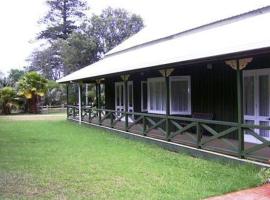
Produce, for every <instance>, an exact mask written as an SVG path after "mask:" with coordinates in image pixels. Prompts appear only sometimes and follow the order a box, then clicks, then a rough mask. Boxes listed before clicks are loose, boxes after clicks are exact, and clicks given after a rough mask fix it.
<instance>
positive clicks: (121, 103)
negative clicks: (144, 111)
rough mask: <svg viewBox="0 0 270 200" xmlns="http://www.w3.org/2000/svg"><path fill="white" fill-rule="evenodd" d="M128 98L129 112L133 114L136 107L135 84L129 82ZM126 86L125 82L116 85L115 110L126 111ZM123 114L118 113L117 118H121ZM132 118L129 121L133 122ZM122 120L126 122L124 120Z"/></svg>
mask: <svg viewBox="0 0 270 200" xmlns="http://www.w3.org/2000/svg"><path fill="white" fill-rule="evenodd" d="M127 86H128V88H127V92H128V94H127V97H128V99H127V100H128V101H127V102H128V112H133V111H134V105H133V82H132V81H128V84H127ZM125 91H126V90H125V85H124V82H116V83H115V110H116V111H121V112H124V111H125ZM122 115H123V114H122V113H119V112H116V116H117V117H121V116H122ZM132 118H133V117H132V116H129V121H132ZM121 120H123V121H124V120H125V119H124V118H122V119H121Z"/></svg>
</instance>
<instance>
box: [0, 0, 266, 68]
mask: <svg viewBox="0 0 270 200" xmlns="http://www.w3.org/2000/svg"><path fill="white" fill-rule="evenodd" d="M88 4H89V7H90V9H89V11H88V13H87V14H88V15H89V16H91V14H92V13H96V14H99V13H100V12H101V10H102V9H104V8H106V7H108V6H111V7H112V8H124V9H126V10H128V11H129V12H132V13H136V14H139V15H140V16H141V17H142V18H143V19H144V22H145V24H146V27H147V28H148V29H149V30H150V31H148V33H149V34H156V33H157V32H160V31H163V32H164V31H165V30H166V31H168V30H172V31H176V30H181V28H185V27H190V26H196V25H198V24H203V23H207V22H210V21H215V20H218V19H222V18H225V17H228V16H232V15H236V14H239V13H242V12H246V11H249V10H253V9H256V8H259V7H263V6H266V5H270V0H203V1H199V0H88ZM46 11H47V7H46V3H45V0H23V1H21V0H16V1H12V0H10V1H8V0H1V7H0V25H1V31H0V53H1V54H0V55H1V56H0V71H2V72H4V73H7V72H8V71H9V70H10V69H11V68H23V67H24V66H27V61H26V59H27V58H28V57H29V55H30V54H31V52H32V51H33V49H34V48H38V46H39V45H40V43H39V42H37V41H36V40H35V37H36V35H37V33H39V32H40V31H41V29H42V27H41V25H39V24H38V20H39V19H41V18H42V17H43V16H44V15H45V14H46ZM180 27H181V28H180ZM164 34H165V32H164Z"/></svg>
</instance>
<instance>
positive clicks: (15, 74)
mask: <svg viewBox="0 0 270 200" xmlns="http://www.w3.org/2000/svg"><path fill="white" fill-rule="evenodd" d="M24 73H25V71H24V70H20V69H11V70H10V72H9V75H8V80H9V85H11V86H13V87H14V86H15V84H16V83H17V82H18V81H19V80H20V78H21V77H22V76H23V75H24Z"/></svg>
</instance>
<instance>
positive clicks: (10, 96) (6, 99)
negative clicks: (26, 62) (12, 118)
mask: <svg viewBox="0 0 270 200" xmlns="http://www.w3.org/2000/svg"><path fill="white" fill-rule="evenodd" d="M15 97H16V92H15V90H14V88H12V87H4V88H1V89H0V103H1V107H2V113H3V114H10V113H11V109H12V107H14V106H15V105H16V103H15Z"/></svg>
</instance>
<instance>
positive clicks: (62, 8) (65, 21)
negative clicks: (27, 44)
mask: <svg viewBox="0 0 270 200" xmlns="http://www.w3.org/2000/svg"><path fill="white" fill-rule="evenodd" d="M46 3H47V5H48V6H49V11H48V13H47V15H46V16H45V17H44V18H43V19H42V20H41V21H40V22H41V23H43V24H46V25H47V28H46V29H45V30H44V31H42V32H41V33H40V34H39V36H38V39H49V40H57V39H59V38H62V39H67V38H68V35H69V34H71V33H72V32H73V31H74V30H76V29H77V26H76V24H75V21H76V22H77V23H78V20H80V19H81V18H82V17H84V16H85V14H84V11H85V10H87V3H86V1H84V0H47V1H46Z"/></svg>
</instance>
